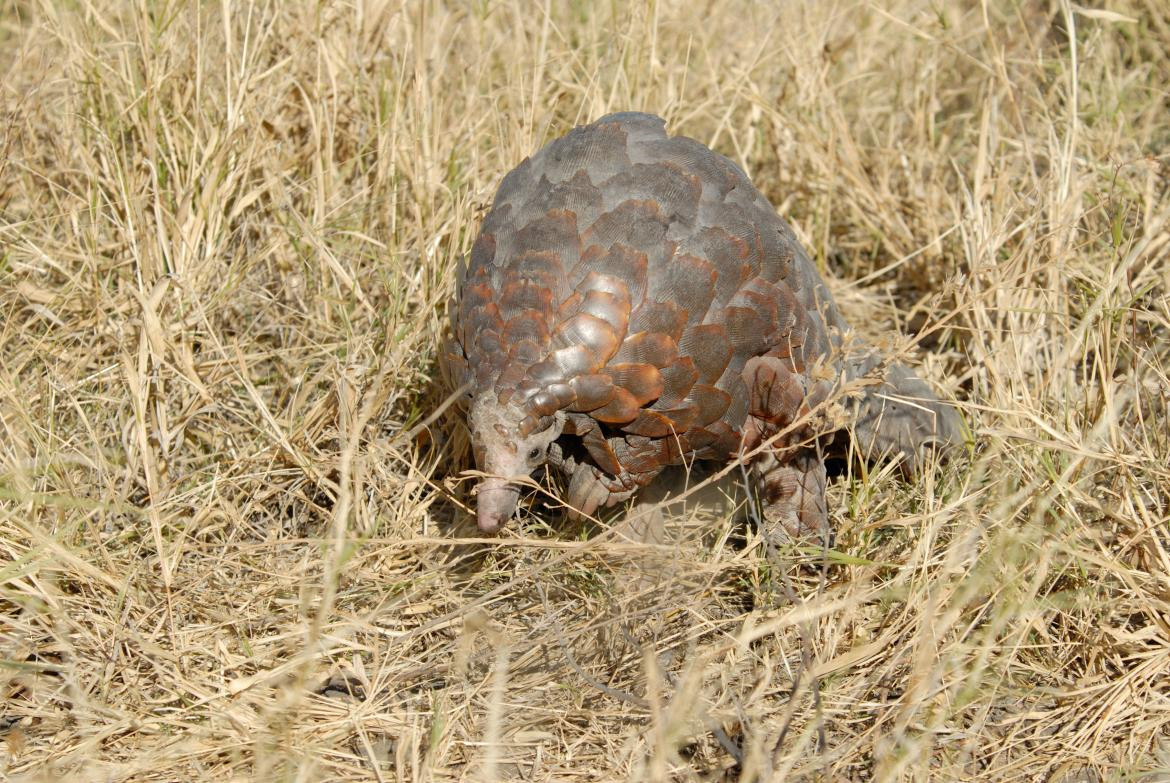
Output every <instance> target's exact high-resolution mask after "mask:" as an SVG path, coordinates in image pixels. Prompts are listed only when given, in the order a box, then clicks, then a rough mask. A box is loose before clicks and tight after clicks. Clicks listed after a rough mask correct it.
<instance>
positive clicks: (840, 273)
mask: <svg viewBox="0 0 1170 783" xmlns="http://www.w3.org/2000/svg"><path fill="white" fill-rule="evenodd" d="M1092 5H1093V6H1095V7H1094V8H1092V9H1086V8H1083V7H1081V6H1078V5H1076V4H1074V3H1072V2H1068V1H1067V0H985V2H975V1H974V0H968V1H966V2H951V1H950V0H946V1H945V2H944V1H943V0H882V1H875V2H861V1H860V0H818V1H817V2H812V1H811V0H810V1H808V2H798V1H797V0H783V1H782V2H774V3H765V2H747V1H746V0H732V1H730V2H719V3H696V2H674V0H670V1H668V0H661V2H650V3H647V4H642V3H632V4H626V3H622V2H601V3H592V2H584V1H583V0H549V2H545V3H537V2H532V3H528V2H519V1H518V0H517V1H515V2H512V1H509V0H499V1H497V0H475V1H474V2H469V3H465V4H464V3H441V2H434V1H432V0H421V1H419V2H412V1H410V0H407V2H382V1H381V0H369V1H368V2H367V1H365V0H348V1H342V0H338V1H337V2H329V1H326V2H320V3H314V2H305V0H287V2H279V1H273V2H257V3H254V4H249V3H244V2H237V1H235V0H221V1H220V2H194V0H152V1H150V2H148V1H147V0H72V1H68V2H67V1H66V0H55V1H54V0H0V684H2V687H3V691H2V692H0V740H2V741H0V779H4V780H11V781H118V782H122V781H193V780H200V781H202V780H207V781H290V782H291V781H450V780H469V781H494V780H526V781H553V780H555V781H610V780H618V781H620V780H631V781H644V780H653V781H676V780H677V781H769V780H771V781H778V780H808V781H839V780H857V781H869V780H877V781H902V780H906V781H935V780H939V781H949V780H979V781H1062V782H1063V783H1091V782H1092V781H1134V780H1143V781H1156V780H1170V414H1168V408H1170V378H1168V374H1170V263H1168V256H1170V224H1168V219H1170V198H1168V194H1170V5H1167V4H1166V3H1165V2H1163V0H1103V2H1101V3H1096V2H1094V3H1092ZM625 109H636V110H643V111H651V112H654V113H658V114H661V115H662V116H664V117H665V118H666V120H667V124H668V129H669V130H670V131H671V132H672V133H682V134H686V135H689V136H692V137H695V138H697V139H699V140H701V141H703V142H704V143H707V144H709V145H710V146H712V147H713V148H715V149H717V150H718V151H720V152H722V153H723V154H725V155H727V156H728V157H730V158H731V159H733V160H734V161H736V162H737V163H738V164H739V165H740V166H742V167H743V168H744V170H745V171H747V172H748V174H749V175H750V176H751V177H752V179H753V181H754V182H755V184H756V185H757V187H759V189H760V190H761V191H762V192H763V193H764V194H765V195H766V196H767V197H768V198H769V199H770V200H771V201H772V202H773V203H774V204H775V205H776V207H777V210H778V211H779V212H780V213H781V214H783V215H784V216H785V217H787V218H788V219H789V220H790V221H791V222H792V224H793V226H794V228H795V230H796V232H797V234H798V235H799V236H800V237H801V239H802V241H803V242H804V244H805V246H806V247H807V248H808V250H809V253H810V254H811V256H812V257H813V258H814V259H815V260H816V263H817V264H818V266H819V267H820V269H821V270H822V272H823V273H824V274H825V275H826V276H827V277H828V278H829V280H830V284H831V287H832V289H833V291H834V292H835V294H836V295H837V297H838V301H839V302H840V303H841V305H842V307H843V309H844V310H845V312H846V316H847V317H848V318H849V319H850V320H851V322H852V323H853V324H854V325H855V326H856V327H857V328H858V330H859V331H860V332H862V333H863V334H865V335H867V336H869V337H871V338H873V339H875V340H880V341H882V342H884V343H885V344H886V345H888V346H889V347H890V348H891V349H892V350H894V351H896V352H898V353H900V354H902V355H903V356H904V357H906V360H907V361H908V362H910V363H912V364H914V365H915V366H917V367H919V368H920V371H921V373H922V375H923V376H924V377H925V378H927V379H928V381H929V382H930V383H931V385H932V386H933V387H934V388H936V389H937V390H939V392H940V394H942V395H944V396H947V397H951V398H953V399H956V400H958V404H959V406H960V408H961V410H962V413H963V416H964V418H965V420H966V422H967V424H968V425H969V427H970V430H971V435H972V448H971V449H970V452H969V453H968V454H966V455H963V456H962V457H961V458H960V459H958V460H954V461H951V462H948V463H945V464H941V465H939V464H931V466H930V467H929V468H928V469H927V471H926V472H925V474H924V475H923V476H922V477H921V478H919V479H918V480H915V481H911V482H906V481H903V480H902V479H901V478H900V476H899V474H898V471H896V470H894V469H893V468H892V467H891V466H888V465H875V466H867V465H864V464H848V465H845V466H841V467H840V469H839V471H838V473H839V475H837V476H836V478H834V479H833V481H832V484H831V487H830V496H829V500H830V514H831V518H832V521H833V524H834V526H835V529H836V532H837V535H836V541H835V544H834V548H833V549H832V550H830V551H820V550H816V549H815V548H813V549H795V548H792V549H789V550H787V551H785V550H783V549H782V550H780V551H776V552H773V553H771V554H769V553H768V552H767V551H765V550H766V547H765V546H764V544H763V543H762V541H761V539H760V537H759V535H758V533H757V532H756V531H755V529H754V528H752V527H751V526H745V525H744V524H742V523H741V522H739V521H736V519H735V517H734V516H733V515H731V514H730V513H727V512H726V511H724V510H720V509H719V508H707V509H705V510H703V509H699V510H695V509H694V508H693V507H689V508H688V509H687V510H686V511H685V512H683V511H680V512H678V513H677V514H675V516H673V517H672V521H671V523H670V524H671V527H672V530H673V534H672V535H673V538H672V539H671V543H670V544H668V545H663V546H660V547H654V546H650V545H645V544H641V545H639V544H634V543H630V542H629V541H628V540H627V539H624V538H623V536H622V535H621V529H620V528H621V525H620V524H618V523H620V521H621V520H620V517H618V518H615V520H614V525H615V526H610V525H609V524H608V523H607V524H599V525H595V526H592V527H590V528H581V527H580V526H577V527H572V526H567V525H564V524H562V523H560V522H559V521H558V517H557V515H556V514H555V513H554V512H553V511H552V510H550V508H547V507H546V508H536V509H534V510H532V511H530V512H528V513H527V515H526V517H525V518H524V520H522V522H521V523H519V524H516V523H513V524H512V525H511V526H510V528H509V530H508V531H506V532H505V533H504V534H503V535H502V536H501V537H500V538H498V539H475V538H470V540H465V539H468V538H469V537H473V536H474V535H475V533H474V530H475V528H474V522H473V520H472V518H471V515H470V514H469V509H470V508H472V503H473V499H472V498H471V497H470V493H469V488H470V487H469V484H468V482H467V481H466V480H465V479H464V478H461V477H460V473H461V471H464V470H466V469H468V468H470V467H472V465H471V458H470V455H469V452H468V447H467V435H466V432H465V430H463V429H462V426H461V424H460V423H459V420H458V416H456V415H455V414H454V413H453V411H451V410H447V411H445V412H441V411H440V408H441V406H442V404H443V401H444V399H445V398H446V396H447V390H446V389H444V388H443V386H442V384H441V383H440V382H439V381H438V377H439V376H438V371H437V369H436V367H437V365H436V357H437V354H438V348H439V346H440V344H441V339H442V337H443V335H444V331H445V328H446V326H445V325H446V302H447V300H448V298H449V297H450V296H451V294H452V292H453V278H454V269H455V265H456V263H457V262H458V259H459V258H460V256H461V255H463V254H464V253H466V252H467V251H468V250H469V248H470V246H471V243H472V241H473V240H474V237H475V233H476V231H477V228H478V222H479V220H480V219H481V218H482V215H483V214H484V212H485V210H486V208H487V206H488V205H489V204H490V203H491V198H492V194H493V192H494V190H495V188H496V186H497V185H498V183H499V181H500V179H501V177H502V176H503V175H504V174H505V173H506V172H507V171H508V170H509V169H511V168H512V167H513V166H515V165H516V164H517V163H519V162H520V161H521V160H522V159H523V158H524V157H525V156H526V155H528V154H530V153H531V152H533V151H535V150H536V149H537V148H538V147H540V146H541V145H542V144H543V143H545V142H546V141H548V140H549V139H551V138H553V137H555V136H558V135H560V134H562V133H564V132H566V131H567V130H569V129H570V128H571V127H573V126H574V125H576V124H581V123H585V122H587V121H590V120H592V119H596V118H597V117H600V116H601V115H603V114H605V113H607V112H610V111H617V110H625ZM546 505H552V504H546Z"/></svg>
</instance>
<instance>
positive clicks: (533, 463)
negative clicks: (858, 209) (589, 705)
mask: <svg viewBox="0 0 1170 783" xmlns="http://www.w3.org/2000/svg"><path fill="white" fill-rule="evenodd" d="M457 289H458V290H457V299H456V303H455V304H453V306H452V309H451V313H452V316H453V319H454V321H455V323H454V328H453V329H452V336H453V339H452V341H451V343H450V344H449V345H448V347H447V348H446V349H445V350H444V351H443V352H441V354H440V355H441V357H442V360H443V364H444V367H445V370H446V372H447V373H448V377H449V378H450V379H451V381H452V383H458V384H463V383H467V382H470V384H471V390H470V392H469V393H468V395H467V396H466V397H465V398H464V399H463V405H464V409H465V410H466V411H467V412H468V417H469V424H470V427H471V430H472V441H473V445H474V452H475V454H476V461H477V467H478V468H479V469H480V470H481V471H483V472H484V473H485V474H487V475H488V476H489V478H485V479H483V480H482V481H483V483H481V485H480V492H479V501H478V503H479V512H478V513H479V523H480V526H481V527H482V528H483V529H484V530H495V529H498V527H499V526H500V525H502V524H504V523H505V522H506V521H507V517H508V516H510V515H511V513H512V510H513V508H514V506H515V498H516V497H517V496H518V488H517V485H516V484H515V482H514V481H511V479H515V478H517V477H518V476H519V475H522V474H525V473H528V472H530V471H531V470H534V469H536V468H537V467H539V464H540V463H541V462H543V461H544V460H546V459H547V460H549V461H551V462H552V464H554V465H555V466H557V467H559V468H560V469H561V470H563V472H564V473H565V475H566V478H567V495H566V497H565V500H566V501H567V503H568V504H569V505H570V506H573V507H575V508H576V510H577V512H579V513H582V514H593V513H594V512H595V511H596V510H597V509H598V508H600V507H603V506H610V505H614V504H615V503H618V502H620V501H622V500H625V499H626V498H629V497H631V496H632V494H633V493H634V492H636V491H637V489H638V488H639V487H641V486H645V485H646V484H647V483H649V482H650V481H652V480H653V478H654V477H655V476H656V475H657V474H658V472H659V471H661V470H662V469H663V468H664V467H665V466H667V465H671V464H679V463H682V462H690V461H692V460H695V459H711V460H729V459H737V458H739V457H740V456H741V455H743V454H746V453H748V452H750V451H752V450H753V449H756V448H757V447H758V446H760V445H761V444H763V443H765V442H766V441H767V440H768V439H769V438H773V437H776V436H777V435H782V437H780V438H779V439H778V440H776V442H775V443H773V444H772V447H771V448H764V449H761V450H759V453H758V454H756V455H755V456H754V458H755V465H754V468H755V470H756V473H757V475H758V476H759V478H760V480H761V487H762V492H761V494H762V496H763V497H764V498H765V500H767V501H768V503H769V505H768V509H767V511H766V514H765V517H766V518H767V519H768V520H769V522H770V523H773V524H775V525H777V526H779V527H780V528H782V529H784V530H786V531H788V533H790V534H792V535H804V534H807V533H808V532H810V531H820V530H822V529H823V528H824V527H825V525H826V522H827V520H826V514H827V512H826V509H825V502H824V486H825V472H824V463H823V450H824V448H826V447H833V446H839V445H840V444H842V443H845V442H846V439H843V438H838V439H833V437H832V435H833V434H832V433H831V432H830V431H829V429H828V426H827V424H826V422H827V420H826V418H825V417H824V416H821V415H818V414H817V412H818V411H820V410H821V409H822V408H823V403H825V401H826V400H828V399H829V398H830V397H831V396H832V393H833V389H834V388H835V387H836V386H837V385H838V384H839V383H840V382H845V381H852V380H855V379H857V378H860V377H862V376H865V375H867V374H868V375H874V376H875V377H879V376H880V374H881V371H882V369H883V367H886V365H885V364H884V362H883V360H882V358H881V356H880V354H878V353H877V352H876V351H874V350H871V349H868V348H867V347H866V346H863V345H860V344H859V343H856V342H853V341H848V340H846V338H845V337H844V335H846V334H847V332H848V327H847V325H846V324H845V321H844V320H843V319H842V318H841V315H840V313H839V312H838V311H837V308H836V305H835V304H834V303H833V301H832V297H831V296H830V295H829V293H828V289H827V288H826V287H825V286H824V283H823V281H822V280H821V278H820V276H819V275H818V274H817V271H816V268H815V267H814V265H813V263H812V261H811V260H810V259H809V257H808V256H807V255H806V254H805V253H804V251H803V250H802V249H801V248H800V246H799V245H798V244H797V242H796V239H795V236H794V234H793V232H792V230H791V229H790V228H789V227H788V226H787V224H785V223H784V221H783V220H781V219H780V218H779V217H778V216H777V215H776V214H775V212H774V210H773V209H772V208H771V206H770V205H769V204H768V202H767V201H766V200H765V199H764V198H763V197H762V196H761V195H760V194H759V193H758V192H757V191H756V190H755V189H754V188H753V187H752V186H751V183H750V181H749V180H748V179H747V176H746V175H745V174H744V173H743V172H742V171H741V170H740V169H739V168H738V167H737V166H735V164H733V163H732V162H731V161H729V160H727V159H726V158H723V157H722V156H720V155H717V154H715V153H714V152H711V151H710V150H709V149H707V148H706V147H704V146H703V145H701V144H699V143H698V142H696V141H694V140H692V139H687V138H684V137H669V136H667V135H666V133H665V127H664V123H663V121H662V120H660V119H659V118H657V117H652V116H650V115H644V114H630V113H627V114H616V115H610V116H607V117H603V118H602V119H601V120H598V121H597V122H595V123H593V124H591V125H586V126H582V127H579V128H576V129H574V130H573V131H572V132H570V133H569V134H567V135H566V136H564V137H562V138H560V139H557V140H556V141H553V142H552V143H550V144H549V145H548V146H546V147H545V148H543V149H542V150H540V151H539V152H537V153H536V154H534V155H533V156H532V157H531V158H529V159H526V160H525V161H524V162H523V163H521V165H520V166H518V167H517V168H516V169H514V170H513V171H512V172H510V173H509V174H508V175H507V176H506V177H505V178H504V180H503V182H502V183H501V185H500V188H499V191H498V192H497V195H496V199H495V203H494V204H493V206H492V209H491V211H489V213H488V214H487V216H485V218H484V223H483V227H482V229H481V233H480V235H479V237H478V238H477V240H476V242H475V244H474V246H473V248H472V251H471V254H470V258H469V261H468V264H467V267H466V268H461V270H460V272H459V279H458V283H457ZM821 365H824V366H827V367H828V368H829V369H830V371H831V374H832V375H835V376H836V377H835V379H831V380H828V381H826V380H824V379H823V378H822V379H819V380H817V379H814V378H813V377H811V374H810V373H811V372H812V370H811V369H810V368H812V367H814V366H821ZM886 373H887V375H886V380H885V381H884V382H879V383H878V385H875V386H870V387H868V389H867V390H865V391H863V392H862V393H861V394H858V395H854V396H853V397H850V398H847V399H845V401H844V402H845V407H846V410H847V411H848V412H849V413H851V414H852V415H854V417H855V426H854V430H855V431H854V433H853V435H854V437H855V441H856V443H857V444H858V445H859V447H860V448H861V449H862V450H863V452H865V453H866V454H872V455H874V456H877V455H879V454H880V453H881V452H888V453H892V454H896V455H897V456H899V457H901V458H902V460H903V464H904V465H907V466H908V467H910V468H913V467H914V466H915V465H916V464H917V463H918V461H919V459H920V453H921V451H922V450H923V448H924V447H925V446H928V445H935V446H945V445H949V444H953V443H957V442H959V441H960V440H961V426H960V423H959V419H958V416H957V414H956V413H955V411H954V409H953V408H952V407H951V406H949V405H947V404H944V403H941V402H939V401H938V400H937V398H935V397H934V396H933V394H931V393H930V391H929V389H927V387H926V386H925V384H923V383H922V381H921V380H919V379H918V378H917V377H916V376H914V374H913V373H912V372H911V371H910V370H908V369H907V368H904V367H902V366H901V365H890V366H889V367H886ZM899 397H902V398H904V399H905V398H910V400H909V401H907V402H904V403H902V404H898V403H896V402H890V401H891V400H897V399H898V398H899ZM574 444H575V445H574ZM492 477H495V478H492Z"/></svg>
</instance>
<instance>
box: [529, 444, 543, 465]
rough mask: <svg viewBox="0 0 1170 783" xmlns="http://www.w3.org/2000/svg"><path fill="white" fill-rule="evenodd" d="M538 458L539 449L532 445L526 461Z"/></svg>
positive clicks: (533, 460)
mask: <svg viewBox="0 0 1170 783" xmlns="http://www.w3.org/2000/svg"><path fill="white" fill-rule="evenodd" d="M538 459H540V449H539V448H537V447H533V448H532V450H531V451H529V452H528V461H529V462H535V461H536V460H538Z"/></svg>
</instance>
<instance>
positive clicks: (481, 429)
mask: <svg viewBox="0 0 1170 783" xmlns="http://www.w3.org/2000/svg"><path fill="white" fill-rule="evenodd" d="M467 418H468V423H469V424H470V426H471V444H472V447H473V449H474V451H475V465H476V467H477V468H478V469H479V470H480V471H481V472H483V473H485V474H487V475H486V476H485V477H483V478H481V479H480V481H479V486H478V487H477V489H476V506H475V507H476V521H477V523H478V524H479V529H480V530H481V531H483V532H484V533H495V532H497V531H498V530H499V529H500V528H501V527H503V526H504V525H505V524H507V522H508V520H509V519H511V518H512V514H513V513H515V511H516V503H517V501H519V499H520V485H519V484H518V483H517V482H518V481H520V480H523V479H524V478H527V477H528V476H529V475H531V474H532V472H533V471H535V470H536V469H537V468H539V467H540V466H542V465H544V463H545V461H547V459H548V449H549V446H550V445H551V444H552V442H553V441H555V440H556V439H557V438H558V437H560V435H561V431H562V430H563V429H564V426H565V415H564V413H561V412H557V413H556V414H555V415H551V416H544V417H541V418H540V419H534V418H533V417H532V416H531V415H530V414H528V413H527V411H525V410H524V409H523V408H520V407H518V406H515V405H509V404H502V403H500V402H498V401H497V398H496V395H494V394H485V395H483V396H481V397H479V398H478V399H476V400H475V401H474V402H472V404H471V409H470V411H469V412H468V417H467Z"/></svg>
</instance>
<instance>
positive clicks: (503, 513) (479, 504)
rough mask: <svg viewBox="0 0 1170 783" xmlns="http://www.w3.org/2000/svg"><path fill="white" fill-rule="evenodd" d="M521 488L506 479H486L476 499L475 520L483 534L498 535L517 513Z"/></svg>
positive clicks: (482, 482) (480, 484)
mask: <svg viewBox="0 0 1170 783" xmlns="http://www.w3.org/2000/svg"><path fill="white" fill-rule="evenodd" d="M519 500H520V487H518V486H517V485H515V484H512V483H509V482H508V481H506V480H504V479H497V478H485V479H483V480H482V481H480V483H479V489H477V490H476V498H475V519H476V523H477V524H478V525H479V529H480V531H481V532H483V533H497V532H499V530H500V528H502V527H503V526H504V525H506V524H507V523H508V520H509V519H511V518H512V514H514V513H515V512H516V504H517V502H518V501H519Z"/></svg>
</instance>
